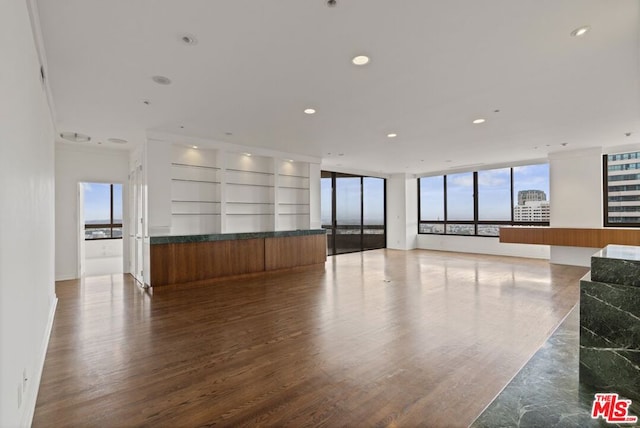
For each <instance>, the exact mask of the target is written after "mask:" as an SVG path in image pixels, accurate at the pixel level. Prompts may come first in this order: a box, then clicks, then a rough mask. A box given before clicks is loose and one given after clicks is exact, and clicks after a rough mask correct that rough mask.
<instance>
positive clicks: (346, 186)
mask: <svg viewBox="0 0 640 428" xmlns="http://www.w3.org/2000/svg"><path fill="white" fill-rule="evenodd" d="M320 183H321V201H320V207H321V220H322V227H323V228H324V229H327V252H328V254H329V255H334V254H343V253H352V252H356V251H364V250H373V249H376V248H385V247H386V246H387V234H386V224H387V222H386V180H385V179H384V178H378V177H365V176H360V175H351V174H343V173H339V172H331V171H322V172H321V175H320Z"/></svg>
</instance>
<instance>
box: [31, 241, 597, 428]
mask: <svg viewBox="0 0 640 428" xmlns="http://www.w3.org/2000/svg"><path fill="white" fill-rule="evenodd" d="M586 271H587V269H585V268H578V267H568V266H558V265H550V264H549V263H548V262H546V261H538V260H530V259H519V258H506V257H495V256H478V255H468V254H456V253H445V252H432V251H424V250H416V251H394V250H374V251H368V252H365V253H354V254H345V255H340V256H335V257H330V258H329V259H328V260H327V263H326V265H325V268H324V269H322V268H320V269H318V268H315V269H314V268H310V269H305V270H297V271H293V272H287V273H273V274H265V275H264V276H261V277H256V278H249V279H243V280H233V281H225V282H218V283H216V284H215V285H212V286H210V287H203V288H194V289H189V290H184V291H175V292H167V293H161V294H156V295H150V294H149V293H146V292H144V291H142V290H141V289H139V288H138V287H137V286H136V285H135V284H134V282H133V281H132V280H131V279H130V277H128V276H124V277H123V276H113V277H109V276H105V277H94V278H87V279H85V280H84V281H82V282H80V281H64V282H59V283H57V284H56V292H57V294H58V298H59V303H58V308H57V312H56V318H55V323H54V326H53V332H52V336H51V341H50V344H49V349H48V353H47V357H46V361H45V368H44V373H43V377H42V383H41V386H40V392H39V396H38V401H37V406H36V412H35V417H34V422H33V426H35V427H39V426H103V427H111V426H143V425H148V426H203V425H204V426H210V425H222V426H247V425H248V426H255V425H265V426H283V425H288V426H429V427H439V426H461V427H462V426H468V425H469V424H470V423H471V422H472V421H473V420H474V418H475V417H476V416H478V415H479V414H480V413H481V411H482V410H483V409H484V408H485V407H486V406H487V405H488V404H489V403H490V402H491V400H492V399H493V398H494V397H495V396H496V395H497V394H498V393H499V392H500V390H501V389H502V387H504V385H506V384H507V383H508V381H509V380H510V379H511V378H512V377H513V376H514V375H515V374H516V373H517V371H518V370H519V369H520V367H522V366H523V365H524V364H525V362H526V361H527V360H528V359H529V357H530V356H531V355H532V354H533V353H534V352H535V351H536V350H537V349H538V348H539V347H540V346H541V345H542V344H543V343H544V341H545V339H546V338H547V337H548V336H549V335H550V334H551V332H552V331H553V329H554V328H555V327H556V326H557V325H558V324H559V323H560V321H561V320H562V319H563V318H564V316H565V315H566V314H567V313H568V312H569V310H570V309H571V308H572V307H573V306H574V305H575V304H576V303H577V301H578V279H579V278H580V277H581V276H582V275H583V274H584V273H585V272H586Z"/></svg>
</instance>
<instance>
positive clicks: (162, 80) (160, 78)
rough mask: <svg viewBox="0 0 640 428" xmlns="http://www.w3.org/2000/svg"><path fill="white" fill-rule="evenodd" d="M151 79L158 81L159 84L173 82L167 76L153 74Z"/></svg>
mask: <svg viewBox="0 0 640 428" xmlns="http://www.w3.org/2000/svg"><path fill="white" fill-rule="evenodd" d="M151 80H153V81H154V82H156V83H157V84H158V85H170V84H171V79H169V78H168V77H166V76H153V77H152V78H151Z"/></svg>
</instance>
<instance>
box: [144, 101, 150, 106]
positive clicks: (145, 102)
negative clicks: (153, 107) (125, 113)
mask: <svg viewBox="0 0 640 428" xmlns="http://www.w3.org/2000/svg"><path fill="white" fill-rule="evenodd" d="M142 103H143V104H144V105H147V106H148V105H149V104H151V101H149V100H143V101H142Z"/></svg>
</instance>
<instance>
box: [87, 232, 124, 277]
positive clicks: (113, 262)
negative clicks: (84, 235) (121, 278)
mask: <svg viewBox="0 0 640 428" xmlns="http://www.w3.org/2000/svg"><path fill="white" fill-rule="evenodd" d="M122 244H123V240H122V239H94V240H89V241H85V242H84V247H85V253H84V262H85V263H84V274H85V275H86V276H94V275H113V274H118V273H122V272H123V271H124V266H123V258H122V256H123V250H124V248H123V245H122Z"/></svg>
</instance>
